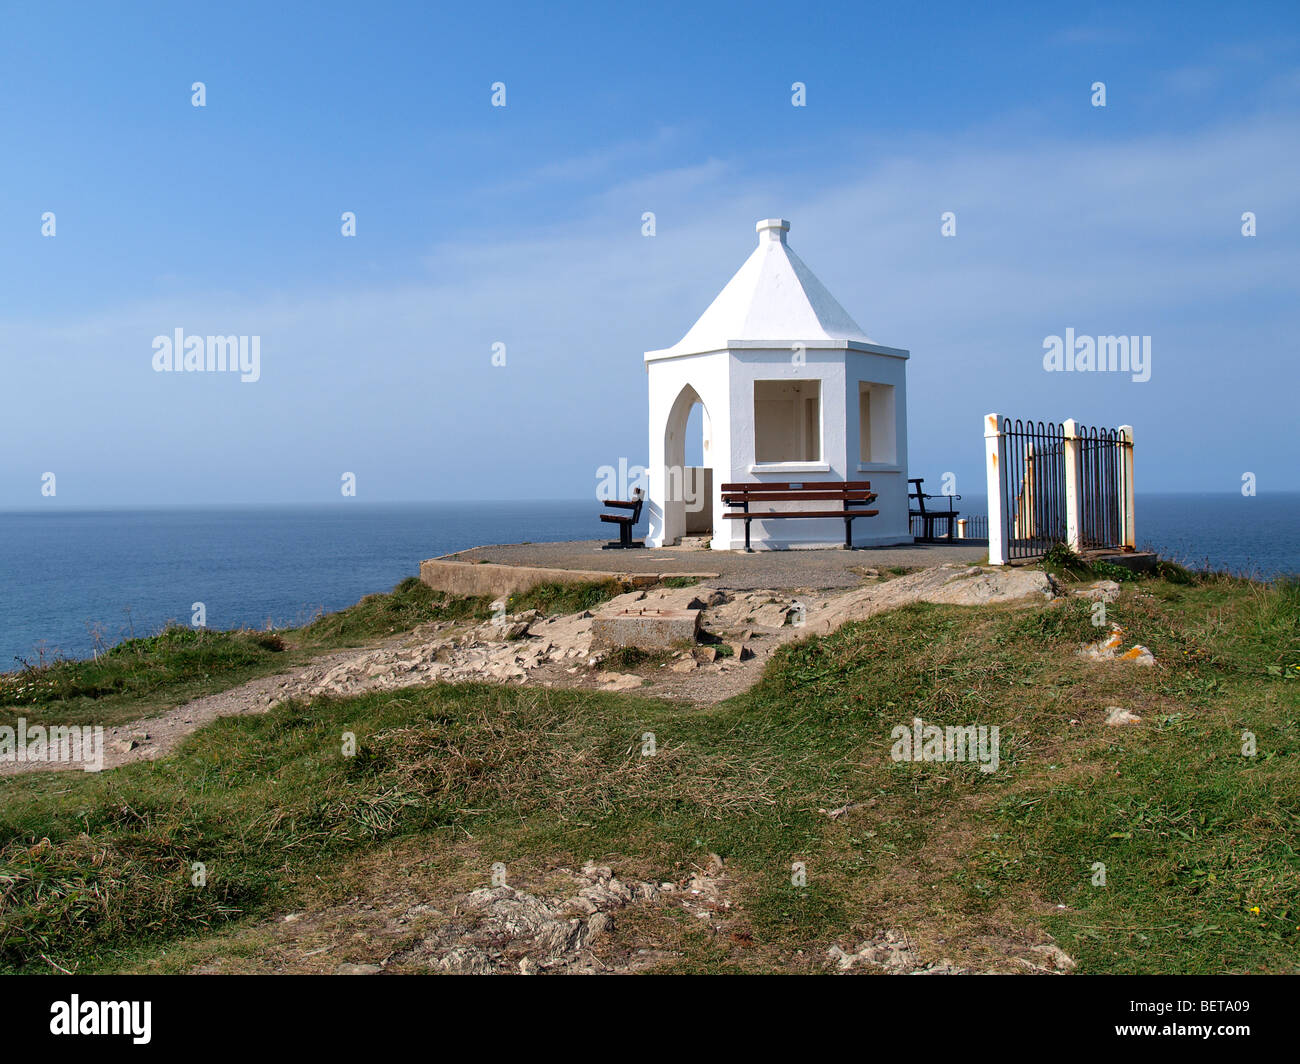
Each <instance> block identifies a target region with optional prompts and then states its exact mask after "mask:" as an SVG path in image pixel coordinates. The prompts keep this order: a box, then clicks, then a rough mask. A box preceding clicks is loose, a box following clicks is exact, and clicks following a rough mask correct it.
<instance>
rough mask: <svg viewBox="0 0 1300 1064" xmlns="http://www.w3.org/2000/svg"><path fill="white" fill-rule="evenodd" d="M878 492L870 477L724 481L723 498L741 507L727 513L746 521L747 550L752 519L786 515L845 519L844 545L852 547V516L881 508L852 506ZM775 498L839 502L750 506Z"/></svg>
mask: <svg viewBox="0 0 1300 1064" xmlns="http://www.w3.org/2000/svg"><path fill="white" fill-rule="evenodd" d="M875 499H876V494H875V492H873V491H872V490H871V481H869V480H843V481H807V480H805V481H802V482H798V483H795V482H787V483H781V484H723V485H722V501H723V502H724V503H725V504H726V505H728V506H739V507H740V508H741V509H740V510H738V511H733V512H731V513H727V514H724V515H723V516H724V517H727V518H730V519H731V520H733V521H744V522H745V550H751V549H752V548H751V547H750V545H749V524H750V522H751V521H772V520H781V519H783V518H794V519H796V520H806V519H809V518H819V517H834V518H838V519H839V520H841V521H843V522H844V546H845V548H846V549H852V547H853V520H854V518H857V517H875V516H876V514H878V513H879V512H880V511H879V510H856V509H850V507H856V506H866V505H867V503H869V502H874V501H875ZM774 502H838V503H841V504H842V505H841V507H840V509H838V510H751V509H750V508H749V507H750V504H751V503H774Z"/></svg>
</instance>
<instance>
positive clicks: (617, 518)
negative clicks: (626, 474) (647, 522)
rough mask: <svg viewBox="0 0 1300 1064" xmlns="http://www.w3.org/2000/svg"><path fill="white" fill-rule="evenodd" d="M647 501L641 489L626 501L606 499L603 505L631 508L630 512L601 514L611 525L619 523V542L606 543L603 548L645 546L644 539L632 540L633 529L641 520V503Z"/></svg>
mask: <svg viewBox="0 0 1300 1064" xmlns="http://www.w3.org/2000/svg"><path fill="white" fill-rule="evenodd" d="M644 502H645V496H644V495H642V494H641V492H640V490H639V489H638V490H637V491H634V492H633V493H632V498H631V499H629V500H627V501H624V500H622V499H606V500H605V501H604V503H603V504H602V505H604V506H614V507H617V508H619V509H622V510H631V511H632V512H631V513H630V514H601V515H600V519H601V520H602V521H606V522H608V523H609V524H611V525H618V542H617V543H612V542H611V543H606V544H605V546H604V547H602V548H601V550H628V549H629V548H632V547H644V546H645V542H644V541H643V540H637V541H636V542H635V543H634V542H632V529H633V527H635V525H636V523H637V522H638V521H640V520H641V505H642V503H644Z"/></svg>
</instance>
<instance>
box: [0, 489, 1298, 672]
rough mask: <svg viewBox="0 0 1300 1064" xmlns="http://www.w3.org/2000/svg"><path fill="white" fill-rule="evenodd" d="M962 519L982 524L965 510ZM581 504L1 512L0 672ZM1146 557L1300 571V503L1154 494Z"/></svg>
mask: <svg viewBox="0 0 1300 1064" xmlns="http://www.w3.org/2000/svg"><path fill="white" fill-rule="evenodd" d="M959 505H960V508H961V509H962V510H963V511H964V512H966V513H968V514H977V513H984V512H986V511H985V509H984V506H983V500H980V499H974V498H969V497H968V498H966V499H964V500H963V501H962V502H961V503H960V504H959ZM598 513H599V507H598V505H597V504H595V503H594V502H593V501H592V500H590V499H584V500H571V501H554V500H553V501H547V502H529V501H512V502H438V503H409V504H399V503H393V504H369V505H366V504H360V503H357V502H356V501H355V500H347V501H346V502H344V503H335V504H331V505H321V506H309V505H302V506H260V507H259V506H230V507H188V508H168V509H139V510H59V511H39V510H33V511H26V512H8V513H0V672H8V671H12V670H14V669H18V668H20V667H22V665H23V664H24V663H31V664H35V663H39V662H40V661H42V660H45V661H48V660H50V659H52V658H54V657H56V656H63V657H71V658H80V657H89V656H90V655H91V653H92V651H93V650H94V648H95V647H96V646H100V647H102V646H108V645H111V644H113V643H116V642H119V641H120V640H122V639H127V638H130V637H132V636H142V635H152V634H153V633H155V632H157V631H158V630H159V629H161V628H162V627H164V626H165V625H166V624H167V623H168V622H171V621H174V622H178V623H181V624H189V623H191V621H192V619H193V613H194V604H195V603H200V602H201V603H203V605H204V609H205V612H206V623H207V626H208V627H209V628H242V627H255V628H261V627H265V626H266V625H267V624H270V625H273V626H276V627H284V626H292V625H298V624H302V623H305V622H306V621H308V620H310V619H311V618H312V617H314V616H316V615H317V614H318V613H320V612H329V611H333V610H338V609H342V608H344V607H345V606H350V605H352V604H353V603H355V602H357V601H358V600H359V599H360V598H361V597H362V596H363V595H367V594H369V593H371V592H374V591H387V590H389V589H391V588H392V587H393V586H394V585H395V584H397V583H399V582H400V581H401V580H403V579H405V578H406V577H408V576H415V575H418V573H419V565H420V561H421V560H422V559H424V558H432V557H436V556H438V555H441V554H449V553H451V552H453V551H458V550H465V549H467V548H469V547H474V546H480V545H485V544H493V543H520V542H534V543H538V542H549V541H558V540H574V539H604V538H607V529H608V526H602V525H601V524H600V522H599V521H598V520H597V517H596V515H597V514H598ZM1136 525H1137V539H1138V544H1139V546H1143V547H1151V548H1154V549H1156V550H1157V551H1159V552H1160V554H1161V555H1162V556H1164V557H1167V558H1170V559H1172V560H1175V561H1179V562H1181V563H1183V564H1188V565H1191V566H1194V567H1209V568H1214V569H1226V570H1229V571H1232V572H1238V573H1247V574H1250V575H1254V576H1258V577H1262V578H1265V579H1272V578H1275V577H1278V576H1285V575H1295V574H1297V573H1300V492H1293V493H1275V494H1261V495H1257V496H1253V497H1243V496H1241V495H1228V494H1223V495H1218V494H1214V495H1211V494H1200V495H1192V494H1181V495H1180V494H1147V495H1139V496H1138V499H1137V521H1136Z"/></svg>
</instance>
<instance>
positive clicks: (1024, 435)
mask: <svg viewBox="0 0 1300 1064" xmlns="http://www.w3.org/2000/svg"><path fill="white" fill-rule="evenodd" d="M1002 431H1003V435H1004V436H1005V437H1006V439H1005V454H1006V466H1007V468H1006V476H1005V478H1004V479H1003V481H1002V483H1003V491H1004V493H1005V495H1004V498H1003V500H1002V513H1003V514H1005V515H1006V516H1007V521H1008V525H1009V527H1008V540H1009V543H1008V550H1007V556H1008V557H1009V558H1033V557H1037V556H1038V555H1040V554H1046V553H1047V552H1048V551H1049V550H1050V549H1051V548H1052V545H1053V544H1054V543H1064V542H1065V430H1064V428H1063V426H1061V425H1060V424H1058V423H1057V422H1054V421H1021V420H1020V419H1019V418H1017V419H1016V420H1015V421H1012V420H1011V419H1010V418H1007V419H1005V421H1004V423H1003V426H1002Z"/></svg>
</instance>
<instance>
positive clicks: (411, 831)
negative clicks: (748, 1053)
mask: <svg viewBox="0 0 1300 1064" xmlns="http://www.w3.org/2000/svg"><path fill="white" fill-rule="evenodd" d="M1173 575H1175V577H1176V578H1177V579H1180V580H1182V579H1183V578H1182V577H1181V576H1178V575H1177V574H1173ZM1090 606H1091V604H1089V603H1086V602H1083V601H1080V600H1077V599H1071V600H1066V601H1063V602H1060V603H1057V604H1054V605H1050V606H1042V607H1030V608H1025V607H1018V606H999V607H983V608H970V607H938V606H914V607H909V608H906V609H903V610H900V611H896V612H893V613H890V614H886V615H882V616H878V617H875V618H872V619H871V620H869V621H867V622H862V623H856V624H850V625H847V626H845V627H844V628H842V629H840V630H839V631H837V632H835V633H832V634H831V635H828V636H824V637H814V638H809V639H806V640H803V641H801V642H798V643H795V644H791V645H790V646H788V647H786V648H784V649H783V650H782V651H780V652H779V653H778V654H777V656H776V658H775V659H774V660H773V662H772V663H771V664H770V665H769V667H768V670H767V673H766V675H765V678H764V680H763V681H762V682H761V683H760V685H759V686H757V687H756V688H754V689H752V690H751V691H749V692H747V693H746V694H744V695H742V696H740V697H737V698H735V699H732V700H730V701H728V702H725V703H721V704H719V705H717V706H714V707H711V708H708V709H701V708H700V707H698V706H688V705H681V704H676V703H672V702H666V701H658V700H652V699H646V698H642V697H636V696H628V695H610V694H598V693H591V692H577V691H572V692H569V691H561V690H556V689H534V688H516V687H509V688H505V687H490V686H479V685H469V686H437V687H431V688H424V689H410V690H403V691H399V692H396V693H386V694H370V695H365V696H362V697H359V698H353V699H347V700H337V701H329V700H324V701H318V702H315V703H313V704H311V705H302V704H290V705H285V706H281V707H279V708H277V709H275V710H273V711H272V712H270V713H268V714H266V715H264V716H252V717H242V718H238V719H233V718H232V719H226V720H222V721H219V722H217V723H216V724H213V725H211V726H209V727H207V728H205V729H203V730H202V731H200V732H199V733H197V734H196V735H194V736H193V737H192V738H191V739H190V740H189V741H188V742H187V743H186V744H185V745H184V747H183V748H182V749H181V750H180V751H179V752H178V753H177V754H175V755H173V756H171V757H168V758H166V759H164V760H161V761H158V762H153V763H142V764H136V765H132V766H129V767H125V768H122V769H119V770H115V771H113V772H111V773H106V774H103V775H101V776H93V775H81V774H75V775H74V774H67V775H60V776H46V777H38V776H28V777H23V778H13V779H7V780H0V840H3V846H2V848H0V967H3V968H4V969H6V970H29V971H41V970H45V971H49V970H52V966H54V965H58V966H60V967H64V968H69V969H75V970H79V971H91V970H120V969H123V968H130V969H136V970H186V969H188V968H189V967H192V966H195V965H202V964H205V963H207V962H209V961H210V960H211V959H212V958H214V957H223V958H227V959H230V958H235V959H236V963H235V967H239V966H241V965H242V966H243V967H245V968H246V969H248V970H262V967H264V966H265V964H266V961H265V957H266V956H267V955H268V951H270V950H271V948H272V943H271V939H270V938H269V937H268V934H269V933H268V932H267V931H266V926H267V925H266V924H265V923H264V921H263V918H264V917H268V916H269V915H270V914H272V913H275V912H283V911H287V910H289V909H293V910H294V911H305V912H308V913H310V912H312V911H314V910H319V909H321V908H322V907H324V906H327V905H330V904H337V903H340V902H348V906H349V907H350V908H353V909H357V908H364V907H365V905H364V904H362V903H364V902H368V901H374V902H376V903H378V902H381V901H382V898H383V895H384V892H385V891H386V890H389V889H396V888H395V887H393V883H394V882H395V881H396V880H397V879H399V878H401V879H402V881H403V882H404V883H406V884H408V885H409V884H410V883H411V882H413V881H414V882H417V883H418V889H419V891H420V892H422V893H421V897H424V898H427V900H428V901H430V902H431V903H433V904H440V903H442V902H446V901H448V900H450V899H451V897H452V896H453V895H454V894H455V893H456V892H457V891H464V890H468V889H471V888H472V887H474V886H480V885H483V884H484V883H485V882H486V879H487V875H488V869H489V867H490V866H491V864H492V863H493V862H496V861H501V862H504V863H506V864H507V865H508V866H509V867H510V869H511V881H512V882H519V883H525V884H526V883H540V882H542V881H543V880H544V879H545V877H546V876H547V875H548V874H549V873H550V872H551V871H552V870H554V869H555V868H556V867H558V866H560V865H567V866H569V867H577V866H578V865H580V864H581V863H582V862H583V861H586V860H588V859H595V860H597V861H599V862H602V863H604V864H609V865H611V866H613V867H614V868H615V869H616V871H618V873H619V874H620V875H624V876H629V877H641V878H645V879H649V880H651V881H659V880H660V879H672V878H675V877H678V876H680V874H681V872H682V870H683V869H685V868H689V867H690V866H691V865H692V864H699V863H702V862H704V861H705V860H706V859H707V857H708V855H709V854H710V853H715V854H718V855H720V856H721V857H722V858H723V860H724V861H725V865H726V869H727V876H728V890H729V896H730V901H731V909H730V914H729V916H728V924H727V927H728V933H727V934H726V935H725V936H723V935H717V934H712V933H710V932H708V931H707V930H705V929H704V928H702V927H701V926H699V925H700V921H696V920H691V919H689V918H686V917H684V916H683V915H682V913H681V911H680V910H674V909H673V908H672V907H669V906H661V907H651V908H648V909H646V910H645V911H642V912H637V913H635V914H633V913H629V914H628V915H627V916H626V917H625V918H620V920H619V921H618V922H617V925H616V929H615V931H614V932H613V935H614V940H615V941H616V942H617V941H620V940H621V941H623V942H624V943H627V944H654V945H657V946H660V947H662V948H665V949H668V950H671V951H673V953H674V954H675V955H676V959H674V960H671V961H668V962H666V963H665V964H664V965H662V966H661V970H681V971H765V970H772V969H781V970H790V971H801V970H821V969H823V968H824V967H826V963H827V962H826V960H825V953H826V949H827V947H828V946H829V945H830V944H832V943H838V944H839V945H842V946H844V947H846V948H852V947H854V946H856V944H857V943H859V942H861V941H862V940H863V939H864V938H866V937H868V936H870V935H872V934H873V933H874V932H876V931H879V930H881V929H886V928H888V929H899V930H901V931H905V932H906V933H907V934H908V935H909V936H910V937H911V938H912V939H913V941H914V942H915V943H916V948H917V950H918V952H920V953H921V954H922V956H924V957H927V958H931V959H939V958H940V957H947V958H950V959H951V960H952V961H953V962H954V963H956V964H959V965H961V966H963V967H968V968H974V969H985V968H990V967H999V966H1002V967H1006V956H1007V954H1008V952H1009V951H1010V950H1011V947H1012V946H1014V945H1016V944H1024V943H1033V942H1041V941H1043V939H1044V933H1045V932H1046V933H1050V934H1051V935H1053V936H1055V937H1056V939H1057V941H1058V943H1059V945H1060V946H1061V947H1062V948H1063V949H1064V950H1065V951H1066V952H1067V953H1069V954H1071V956H1073V957H1074V958H1075V959H1076V960H1077V961H1078V962H1079V970H1080V971H1085V972H1218V971H1235V972H1248V971H1249V972H1282V971H1296V970H1298V969H1300V959H1298V958H1300V897H1298V896H1297V895H1298V892H1300V886H1298V884H1300V841H1298V840H1300V772H1298V771H1297V768H1296V766H1297V754H1300V698H1298V697H1297V695H1298V693H1300V682H1298V681H1300V590H1298V588H1297V585H1296V584H1294V583H1291V584H1278V585H1273V586H1268V587H1266V586H1262V585H1258V584H1253V583H1248V582H1242V581H1235V580H1228V579H1220V578H1214V579H1196V580H1192V581H1190V582H1180V583H1175V582H1172V581H1170V580H1144V581H1141V582H1139V583H1136V584H1130V585H1126V589H1125V592H1124V594H1123V597H1122V598H1121V599H1120V601H1119V602H1118V603H1116V604H1114V605H1113V606H1111V607H1110V608H1109V618H1108V619H1110V620H1115V621H1118V622H1119V623H1121V624H1122V625H1124V627H1125V628H1126V630H1127V631H1128V633H1129V635H1130V637H1131V638H1132V640H1133V641H1140V642H1142V643H1144V644H1146V645H1147V646H1149V647H1150V648H1151V649H1152V651H1153V652H1154V653H1155V655H1156V658H1157V661H1158V663H1159V664H1158V665H1157V667H1156V668H1154V669H1141V668H1138V667H1136V666H1132V665H1123V664H1119V663H1114V662H1090V661H1085V660H1083V659H1080V658H1079V657H1077V656H1076V655H1075V653H1074V652H1075V650H1076V648H1077V647H1078V646H1079V644H1080V643H1083V642H1085V641H1088V640H1092V639H1095V638H1096V637H1097V629H1096V628H1094V627H1093V625H1092V624H1091V615H1090ZM467 608H468V607H467ZM385 612H387V610H385ZM406 620H409V618H404V619H403V623H405V621H406ZM338 634H339V633H337V632H336V633H334V635H332V636H330V638H334V637H336V636H337V635H338ZM1110 706H1123V707H1125V708H1127V709H1129V710H1131V711H1132V712H1134V713H1137V714H1139V715H1141V717H1142V718H1143V719H1142V722H1141V723H1140V724H1133V725H1127V726H1124V727H1107V726H1105V725H1104V724H1103V720H1104V718H1105V715H1106V711H1107V708H1108V707H1110ZM913 716H921V717H923V718H924V719H925V721H926V722H927V723H935V724H941V725H942V724H972V723H975V724H998V725H999V726H1000V728H1001V747H1002V749H1001V758H1002V763H1001V767H1000V769H999V770H998V771H997V772H995V773H991V774H985V773H981V772H979V771H978V769H977V767H976V766H975V765H967V764H954V763H930V764H925V763H919V764H913V763H896V762H894V761H892V760H891V759H890V757H889V752H890V746H891V742H892V740H891V737H890V730H891V729H892V728H893V727H894V726H895V725H897V724H907V723H909V722H910V721H911V719H912V717H913ZM646 731H651V732H654V733H655V735H656V737H657V745H658V751H657V754H656V756H654V757H642V756H641V755H640V749H639V744H640V737H641V736H642V734H643V733H644V732H646ZM1244 731H1249V732H1251V733H1253V735H1254V736H1255V737H1256V743H1257V753H1256V754H1255V756H1253V757H1247V756H1243V754H1242V745H1243V740H1242V734H1243V732H1244ZM345 732H353V733H355V735H356V736H357V738H358V742H359V748H358V752H357V755H356V756H355V757H351V758H348V757H344V756H343V755H342V751H341V743H342V737H343V734H344V733H345ZM846 805H849V806H851V808H850V809H849V810H848V811H847V812H845V813H844V814H843V815H842V816H840V817H838V818H835V819H833V818H831V817H829V816H827V815H826V813H825V812H824V811H825V810H831V809H838V808H840V807H843V806H846ZM793 861H802V862H804V863H805V865H806V867H807V877H808V878H807V885H806V886H805V887H802V888H800V887H795V886H793V885H792V883H791V875H790V867H791V863H792V862H793ZM194 862H203V863H204V865H205V866H206V869H207V874H208V879H207V884H206V886H203V887H196V886H193V885H192V883H191V877H192V874H193V873H192V867H193V864H194ZM1098 863H1101V864H1104V865H1105V869H1106V884H1105V886H1094V885H1093V879H1094V878H1095V876H1096V874H1097V873H1096V867H1097V865H1098ZM349 899H351V900H349ZM358 899H359V900H358ZM358 948H362V947H358ZM801 951H802V952H801ZM295 963H296V961H294V960H293V959H292V958H289V959H286V958H284V957H282V956H281V957H277V959H276V965H277V966H278V967H281V968H286V967H287V968H288V969H289V970H292V969H293V966H294V964H295Z"/></svg>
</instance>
